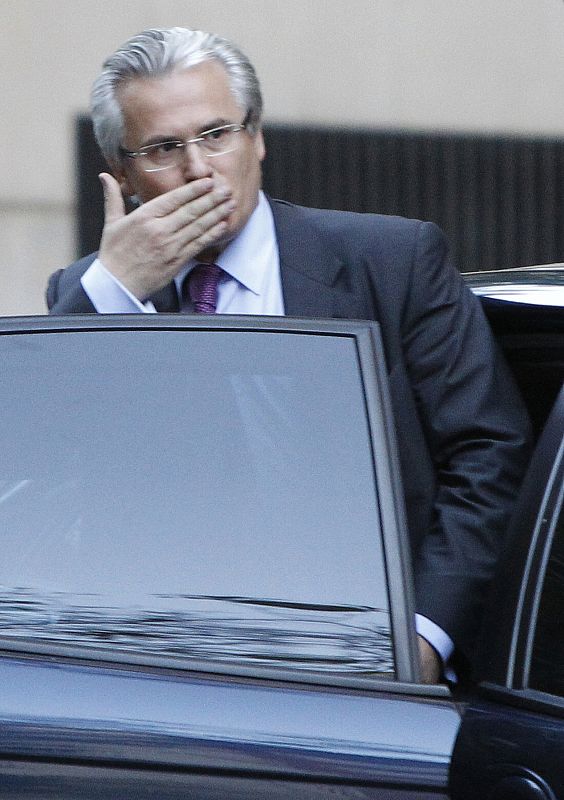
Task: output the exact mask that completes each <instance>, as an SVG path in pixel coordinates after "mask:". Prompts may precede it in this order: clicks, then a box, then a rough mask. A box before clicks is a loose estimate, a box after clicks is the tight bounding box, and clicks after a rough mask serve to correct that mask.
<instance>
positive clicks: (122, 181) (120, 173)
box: [110, 162, 135, 197]
mask: <svg viewBox="0 0 564 800" xmlns="http://www.w3.org/2000/svg"><path fill="white" fill-rule="evenodd" d="M110 169H111V173H112V175H113V176H114V178H115V179H116V181H117V182H118V183H119V186H120V189H121V193H122V194H123V196H124V197H131V196H132V195H134V194H135V189H134V188H133V186H132V185H131V182H130V180H129V178H128V176H127V169H126V167H125V166H124V164H122V163H121V162H113V163H112V164H110Z"/></svg>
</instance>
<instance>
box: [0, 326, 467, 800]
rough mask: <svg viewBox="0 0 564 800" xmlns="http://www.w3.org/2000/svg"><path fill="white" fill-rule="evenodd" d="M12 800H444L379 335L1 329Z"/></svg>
mask: <svg viewBox="0 0 564 800" xmlns="http://www.w3.org/2000/svg"><path fill="white" fill-rule="evenodd" d="M0 359H1V363H2V377H1V380H0V396H1V399H2V404H3V414H2V415H1V417H0V443H1V444H0V446H1V450H2V461H1V464H0V470H1V474H0V531H1V533H0V536H1V537H2V554H3V558H2V561H1V562H0V601H1V602H0V684H1V685H2V687H3V691H2V692H1V693H0V795H1V796H5V797H13V798H24V797H27V798H30V797H33V798H35V799H36V800H37V798H39V800H41V798H51V797H57V798H59V800H61V799H63V800H64V799H65V798H71V797H72V798H76V797H78V796H80V797H81V798H115V797H123V798H126V797H132V798H133V797H135V798H141V800H143V799H144V798H154V797H158V798H159V799H160V800H161V799H162V798H180V797H187V796H188V797H195V798H204V799H207V798H225V797H229V798H250V797H252V798H269V799H270V800H272V798H280V800H285V799H286V798H293V799H295V798H320V799H321V798H335V797H343V798H345V797H346V798H359V799H360V798H389V799H390V800H392V798H393V800H402V799H404V798H405V800H408V799H409V800H414V798H416V797H419V796H420V793H421V792H424V793H425V796H426V797H428V798H444V797H445V796H446V794H445V793H446V784H447V776H448V763H449V759H450V754H451V751H452V747H453V744H454V739H455V736H456V732H457V730H458V726H459V722H460V717H459V713H458V711H457V709H456V707H455V705H454V703H453V701H452V699H451V696H450V694H449V691H448V689H447V688H446V687H444V686H436V687H424V686H421V685H420V684H419V682H418V671H417V660H416V645H415V634H414V629H413V604H412V582H411V574H410V559H409V550H408V544H407V537H406V531H405V521H404V514H403V499H402V492H401V485H400V482H399V470H398V467H397V454H396V451H395V441H394V432H393V424H392V419H391V413H390V406H389V399H388V394H387V377H386V373H385V369H384V358H383V351H382V346H381V342H380V339H379V335H378V328H377V326H376V325H375V324H373V323H360V322H358V323H345V322H329V321H315V322H306V321H299V320H286V319H284V320H277V319H272V320H260V319H257V318H253V319H251V320H244V319H234V318H223V319H222V318H220V317H214V318H213V319H212V320H208V319H202V318H198V317H196V318H190V317H186V316H182V317H179V316H176V317H167V316H164V315H158V316H156V315H155V316H154V317H153V316H145V317H135V316H132V317H126V318H118V317H103V316H100V317H85V318H83V319H81V318H65V319H60V320H57V319H54V318H44V319H35V320H33V319H31V320H30V319H28V320H19V321H18V320H5V321H3V322H2V323H1V324H0Z"/></svg>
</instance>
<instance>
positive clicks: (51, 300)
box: [47, 28, 528, 682]
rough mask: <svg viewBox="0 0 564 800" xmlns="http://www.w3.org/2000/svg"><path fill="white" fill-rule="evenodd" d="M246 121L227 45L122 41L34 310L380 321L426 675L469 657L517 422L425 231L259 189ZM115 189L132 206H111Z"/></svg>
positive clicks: (471, 307)
mask: <svg viewBox="0 0 564 800" xmlns="http://www.w3.org/2000/svg"><path fill="white" fill-rule="evenodd" d="M261 115H262V99H261V93H260V87H259V84H258V81H257V78H256V75H255V72H254V69H253V67H252V65H251V64H250V63H249V61H248V60H247V58H246V57H245V56H244V55H243V54H242V53H241V52H240V51H239V50H238V49H237V48H236V47H234V46H233V45H232V44H231V43H229V42H227V41H225V40H223V39H220V38H219V37H217V36H214V35H211V34H206V33H203V32H199V31H191V30H187V29H181V28H173V29H170V30H150V31H146V32H144V33H142V34H140V35H139V36H137V37H134V38H133V39H131V40H130V41H129V42H127V43H126V44H125V45H124V46H123V47H122V48H121V49H120V50H118V51H117V52H116V53H115V54H114V55H113V56H111V57H110V58H109V59H108V60H107V61H106V63H105V65H104V69H103V71H102V73H101V75H100V77H99V78H98V79H97V81H96V82H95V84H94V87H93V92H92V118H93V122H94V130H95V133H96V137H97V140H98V142H99V144H100V146H101V149H102V151H103V153H104V155H105V157H106V159H107V161H108V163H109V164H110V166H111V169H112V172H113V176H112V175H110V174H103V175H101V180H102V184H103V188H104V198H105V225H104V230H103V234H102V240H101V244H100V251H99V253H98V254H93V255H91V256H88V257H86V258H84V259H82V260H81V261H78V262H77V263H75V264H73V265H71V266H70V267H68V268H67V269H66V270H60V271H59V272H57V273H55V274H54V275H53V276H52V277H51V279H50V281H49V286H48V290H47V302H48V305H49V308H50V310H51V313H56V314H67V313H94V312H99V313H108V312H121V313H127V312H152V311H179V310H186V311H196V312H197V311H208V312H210V311H211V312H213V311H217V312H220V313H246V314H275V315H280V314H287V315H292V316H313V317H342V318H358V319H374V320H378V322H379V323H380V326H381V330H382V334H383V338H384V345H385V349H386V356H387V360H388V370H389V374H390V387H391V393H392V403H393V406H394V412H395V415H396V420H397V429H398V438H399V447H400V459H401V465H402V472H403V480H404V485H405V493H406V502H407V513H408V524H409V531H410V536H411V540H412V547H413V560H414V565H415V579H416V598H417V611H418V617H417V630H418V633H419V646H420V653H421V663H422V674H423V678H424V680H426V681H429V682H433V681H437V680H438V679H439V677H440V674H441V672H442V671H443V668H444V666H445V663H446V662H447V661H448V659H449V658H450V656H451V654H452V652H453V650H454V651H455V652H456V653H457V654H460V655H461V656H462V657H464V656H466V657H469V656H470V654H471V649H472V642H473V640H474V637H475V635H476V631H477V627H478V624H479V619H480V611H481V607H482V605H483V601H484V596H485V593H486V591H487V587H488V582H489V580H490V579H491V575H492V570H493V566H494V563H495V559H496V556H497V553H498V552H499V548H500V543H501V539H502V535H503V531H504V528H505V526H506V523H507V518H508V515H509V512H510V510H511V506H512V502H513V498H514V496H515V492H516V488H517V486H518V484H519V481H520V478H521V475H522V472H523V469H524V465H525V461H526V457H527V439H528V423H527V419H526V415H525V413H524V411H523V409H522V408H521V405H520V403H519V401H518V400H517V393H516V390H515V388H514V386H513V384H512V382H511V379H510V377H509V375H508V373H507V369H506V367H505V366H504V364H503V363H502V362H500V360H499V357H498V355H497V353H496V350H495V345H494V343H493V341H492V337H491V335H490V332H489V329H488V328H487V325H486V323H485V321H484V319H483V317H482V313H481V309H480V307H479V303H478V302H477V301H476V300H475V299H474V297H473V296H472V295H471V293H470V292H468V291H467V290H466V288H465V286H464V284H463V281H462V280H461V277H460V275H459V274H458V273H457V271H456V270H455V269H453V267H452V266H451V265H450V263H449V261H448V257H447V249H446V245H445V242H444V239H443V237H442V234H441V233H440V231H438V230H437V228H436V227H435V226H433V225H431V224H429V223H422V222H418V221H416V220H404V219H400V218H394V217H383V216H379V215H362V214H349V213H344V212H337V211H320V210H316V209H306V208H301V207H298V206H293V205H291V204H288V203H284V202H281V201H276V200H271V199H269V198H267V197H265V195H264V194H263V193H262V192H261V191H260V185H261V161H262V160H263V158H264V155H265V148H264V142H263V137H262V133H261V128H260V125H261ZM122 195H129V196H131V197H134V198H135V199H136V201H137V203H138V204H139V207H138V208H136V209H135V210H134V211H132V212H131V213H130V214H127V215H126V214H125V210H124V204H123V199H122ZM212 265H215V266H212ZM218 268H219V269H218ZM185 279H186V280H185ZM202 292H203V293H202ZM439 655H440V657H439Z"/></svg>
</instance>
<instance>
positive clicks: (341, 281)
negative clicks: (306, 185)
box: [270, 201, 368, 319]
mask: <svg viewBox="0 0 564 800" xmlns="http://www.w3.org/2000/svg"><path fill="white" fill-rule="evenodd" d="M270 203H271V208H272V212H273V215H274V224H275V227H276V234H277V239H278V250H279V254H280V274H281V278H282V291H283V295H284V308H285V311H286V314H287V315H288V316H294V317H295V316H300V317H328V318H341V319H344V318H351V319H355V318H356V319H359V318H362V317H364V316H366V314H367V313H368V312H366V313H365V312H364V311H363V307H364V306H365V302H364V299H363V298H362V297H359V295H358V293H356V292H355V291H354V288H353V286H352V284H351V270H350V268H349V265H348V264H347V263H346V262H345V261H344V259H343V258H342V257H341V256H340V255H339V254H338V253H336V252H335V249H334V248H333V247H332V246H331V243H330V242H329V241H328V240H327V237H325V236H323V234H322V232H320V231H319V230H318V229H317V228H316V227H315V226H314V225H312V224H311V223H310V222H309V221H308V220H306V219H304V218H303V216H304V215H303V210H302V209H301V208H300V207H299V206H293V205H291V204H288V203H284V202H280V201H270Z"/></svg>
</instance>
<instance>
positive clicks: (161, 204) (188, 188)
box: [144, 178, 214, 217]
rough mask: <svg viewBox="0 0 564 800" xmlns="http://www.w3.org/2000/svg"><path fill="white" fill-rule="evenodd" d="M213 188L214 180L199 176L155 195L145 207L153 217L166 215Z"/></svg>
mask: <svg viewBox="0 0 564 800" xmlns="http://www.w3.org/2000/svg"><path fill="white" fill-rule="evenodd" d="M213 188H214V182H213V180H212V179H211V178H199V179H198V180H196V181H190V183H185V184H183V185H182V186H178V187H177V188H176V189H171V190H170V191H169V192H165V193H164V194H161V195H159V197H155V198H154V199H153V200H150V201H149V202H148V203H146V204H145V206H144V209H145V212H146V213H147V214H150V215H151V216H153V217H166V216H167V215H168V214H173V213H174V212H175V211H177V210H178V209H179V208H181V207H182V206H184V205H186V204H187V203H190V202H191V201H192V200H195V199H196V198H198V197H201V196H202V195H205V194H208V193H209V192H211V191H212V189H213Z"/></svg>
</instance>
